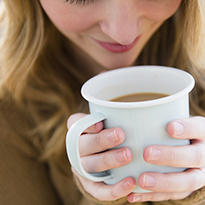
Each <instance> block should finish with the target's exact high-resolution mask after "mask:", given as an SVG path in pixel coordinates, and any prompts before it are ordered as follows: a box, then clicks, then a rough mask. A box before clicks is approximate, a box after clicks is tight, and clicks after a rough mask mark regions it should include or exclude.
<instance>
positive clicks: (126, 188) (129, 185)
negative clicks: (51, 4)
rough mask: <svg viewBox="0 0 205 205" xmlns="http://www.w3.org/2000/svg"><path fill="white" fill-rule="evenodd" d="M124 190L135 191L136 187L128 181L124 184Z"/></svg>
mask: <svg viewBox="0 0 205 205" xmlns="http://www.w3.org/2000/svg"><path fill="white" fill-rule="evenodd" d="M122 186H123V188H124V190H129V189H133V187H135V185H134V184H131V183H130V182H129V181H126V182H124V183H123V184H122Z"/></svg>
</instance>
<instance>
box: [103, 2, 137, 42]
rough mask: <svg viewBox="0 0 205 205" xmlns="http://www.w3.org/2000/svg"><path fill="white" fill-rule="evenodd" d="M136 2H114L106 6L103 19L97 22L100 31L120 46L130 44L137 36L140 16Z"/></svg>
mask: <svg viewBox="0 0 205 205" xmlns="http://www.w3.org/2000/svg"><path fill="white" fill-rule="evenodd" d="M135 2H136V1H133V0H116V1H114V0H113V1H112V0H111V1H110V3H109V4H107V7H106V10H104V11H103V13H104V17H103V19H102V20H101V21H100V22H99V24H100V28H101V30H102V31H103V32H104V33H105V34H106V35H107V36H109V37H110V38H111V39H113V40H114V41H115V42H117V43H119V44H122V45H129V44H131V43H132V42H133V41H134V40H135V39H136V37H137V36H138V35H139V27H140V15H139V13H138V12H137V9H136V3H135Z"/></svg>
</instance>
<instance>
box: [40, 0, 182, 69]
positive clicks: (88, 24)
mask: <svg viewBox="0 0 205 205" xmlns="http://www.w3.org/2000/svg"><path fill="white" fill-rule="evenodd" d="M181 1H182V0H70V1H68V2H66V1H65V0H40V3H41V5H42V7H43V9H44V11H45V12H46V13H47V15H48V16H49V18H50V19H51V21H52V22H53V23H54V24H55V26H56V27H57V28H58V29H59V30H60V31H61V33H63V34H64V35H65V36H66V37H67V38H68V39H70V40H71V41H72V42H73V43H74V44H76V45H78V46H79V47H80V48H81V49H82V50H84V51H85V52H86V53H87V54H88V55H90V56H91V57H92V58H93V59H94V60H95V61H97V62H98V63H100V64H101V65H103V66H105V67H106V68H108V69H112V68H117V67H124V66H129V65H132V64H133V62H134V61H135V59H136V58H137V57H138V55H139V53H140V52H141V50H142V49H143V47H144V46H145V44H146V43H147V41H148V40H149V39H150V37H151V36H152V35H153V33H154V32H155V31H156V30H157V29H158V28H159V27H160V25H161V24H162V23H163V22H164V21H165V20H166V19H167V18H169V17H170V16H172V15H173V14H174V13H175V12H176V10H177V9H178V7H179V6H180V3H181ZM71 3H72V4H71Z"/></svg>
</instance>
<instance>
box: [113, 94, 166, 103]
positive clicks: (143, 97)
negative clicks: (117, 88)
mask: <svg viewBox="0 0 205 205" xmlns="http://www.w3.org/2000/svg"><path fill="white" fill-rule="evenodd" d="M166 96H168V95H167V94H164V93H133V94H129V95H123V96H119V97H117V98H114V99H111V100H110V101H113V102H139V101H147V100H156V99H158V98H163V97H166Z"/></svg>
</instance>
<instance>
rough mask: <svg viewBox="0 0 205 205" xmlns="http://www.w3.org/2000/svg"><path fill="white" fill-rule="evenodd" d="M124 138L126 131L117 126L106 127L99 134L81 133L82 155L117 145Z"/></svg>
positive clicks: (80, 146)
mask: <svg viewBox="0 0 205 205" xmlns="http://www.w3.org/2000/svg"><path fill="white" fill-rule="evenodd" d="M124 139H125V135H124V132H123V131H122V130H121V129H120V128H117V127H116V128H111V129H105V130H103V131H101V132H99V133H97V134H87V135H81V137H80V140H79V152H80V156H86V155H90V154H93V153H98V152H102V151H104V150H107V149H110V148H113V147H116V146H117V145H119V144H121V143H122V142H123V141H124Z"/></svg>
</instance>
